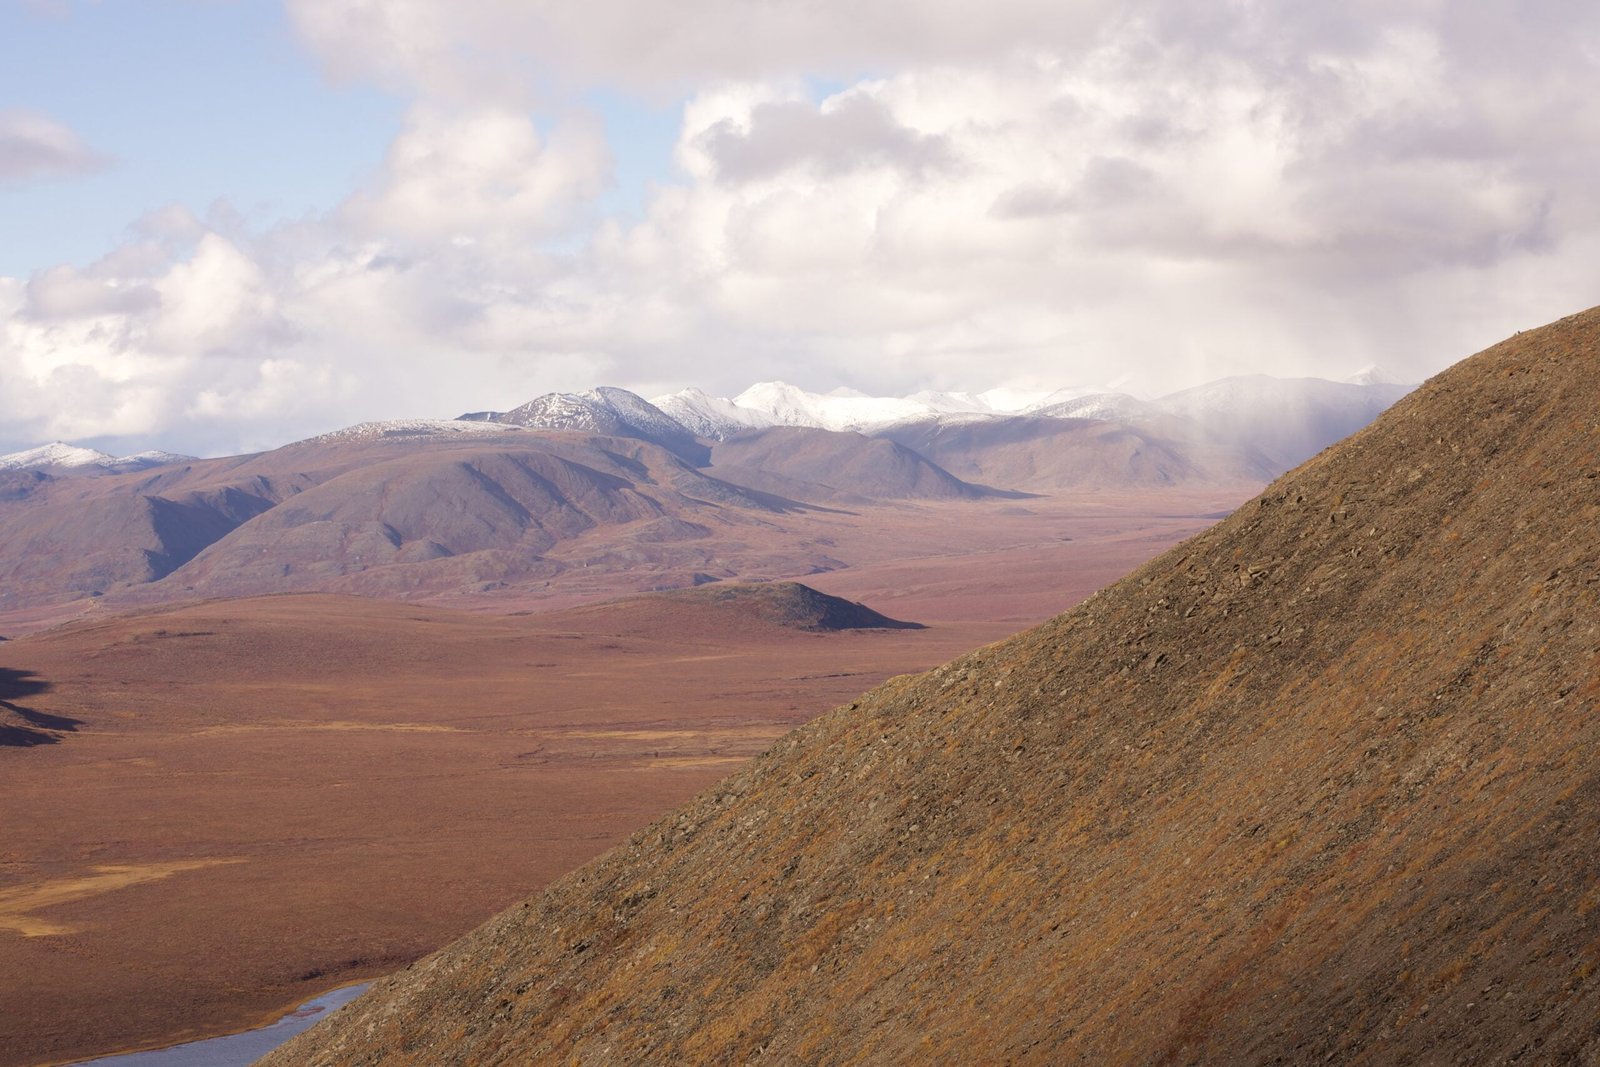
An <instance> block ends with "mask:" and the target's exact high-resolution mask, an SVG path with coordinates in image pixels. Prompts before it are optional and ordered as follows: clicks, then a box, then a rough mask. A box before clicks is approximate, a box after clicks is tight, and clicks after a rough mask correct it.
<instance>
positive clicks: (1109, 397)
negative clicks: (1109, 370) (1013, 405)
mask: <svg viewBox="0 0 1600 1067" xmlns="http://www.w3.org/2000/svg"><path fill="white" fill-rule="evenodd" d="M1164 412H1165V409H1164V408H1162V406H1161V405H1160V404H1159V403H1156V402H1153V401H1149V400H1140V399H1139V398H1138V397H1136V396H1129V395H1128V394H1127V393H1088V394H1085V395H1083V396H1078V397H1074V398H1072V399H1071V400H1062V401H1059V402H1057V403H1053V404H1047V405H1045V406H1043V407H1036V408H1029V409H1028V414H1030V415H1042V416H1045V417H1046V418H1052V419H1104V420H1106V421H1109V422H1129V421H1132V420H1133V419H1148V418H1153V417H1155V416H1157V415H1161V414H1163V413H1164Z"/></svg>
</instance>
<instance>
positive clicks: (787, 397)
mask: <svg viewBox="0 0 1600 1067" xmlns="http://www.w3.org/2000/svg"><path fill="white" fill-rule="evenodd" d="M733 402H734V403H735V404H736V405H738V406H739V407H741V408H747V409H749V410H752V411H757V412H760V413H761V414H763V415H766V416H767V417H768V418H769V419H771V424H772V425H775V426H814V427H817V428H819V429H823V430H861V429H866V428H868V427H872V426H882V425H884V424H885V423H890V422H898V421H899V420H901V419H908V418H913V417H915V416H917V415H927V414H931V413H934V412H936V411H937V410H938V409H936V408H934V407H932V406H930V405H928V404H925V403H922V402H920V401H917V400H913V399H910V398H909V397H885V396H863V395H861V394H860V393H854V394H852V395H842V396H841V395H838V394H822V393H808V392H806V391H805V390H804V389H800V388H797V387H796V386H793V385H790V384H788V383H787V382H758V383H757V384H755V385H752V386H751V387H750V388H748V389H746V390H745V391H744V392H742V393H740V394H739V395H738V396H736V397H734V398H733Z"/></svg>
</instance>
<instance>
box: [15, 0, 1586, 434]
mask: <svg viewBox="0 0 1600 1067" xmlns="http://www.w3.org/2000/svg"><path fill="white" fill-rule="evenodd" d="M290 10H291V13H292V15H293V17H294V19H295V24H296V26H297V29H298V31H299V33H300V34H301V36H302V39H303V40H305V41H306V42H307V43H308V44H309V45H310V46H311V47H313V48H315V49H316V50H317V52H318V54H319V55H320V56H321V57H322V58H323V60H324V61H325V63H326V64H327V66H328V68H329V69H330V70H331V71H333V72H335V73H336V74H338V75H340V76H342V77H346V78H355V79H374V80H378V81H380V82H382V83H383V84H385V85H388V86H390V87H392V88H396V89H399V90H403V91H405V92H407V93H410V94H412V95H414V97H415V103H414V105H413V106H412V107H411V109H410V111H409V113H408V115H407V117H406V119H405V122H404V125H403V128H402V129H401V130H400V132H399V133H398V134H397V136H396V137H395V139H394V141H393V143H392V144H391V146H390V149H389V152H388V154H387V156H386V158H385V159H384V160H382V161H381V162H380V163H379V164H378V165H377V166H376V168H375V170H374V172H373V173H372V174H370V175H368V176H367V177H366V178H365V179H363V180H362V181H361V182H360V183H359V185H358V186H357V187H356V188H354V189H353V190H352V191H351V194H350V196H349V197H348V198H347V199H346V201H345V202H344V203H343V204H341V205H339V206H338V207H337V208H336V209H334V210H332V211H330V212H328V213H326V214H325V215H323V216H321V217H317V218H308V219H300V220H296V221H294V222H291V223H284V224H280V225H276V226H266V227H260V228H256V229H252V228H251V227H249V226H246V225H244V224H243V223H242V222H241V221H240V220H239V219H238V218H237V217H230V214H229V212H227V211H215V212H213V213H211V214H210V215H208V216H207V217H206V218H204V219H200V218H196V217H194V216H193V215H192V214H190V213H188V212H186V211H184V210H182V209H180V208H158V209H156V210H154V211H152V212H151V213H150V214H149V215H147V216H145V217H144V218H143V219H141V220H138V221H137V223H136V224H135V225H134V226H133V227H131V228H130V232H129V235H128V238H127V241H126V242H125V243H124V244H123V245H121V246H119V247H118V248H116V249H114V250H112V251H111V252H109V253H108V254H107V255H106V256H105V257H104V258H103V259H102V260H100V261H97V262H94V263H90V264H88V265H86V266H73V265H52V266H49V267H45V268H43V269H41V270H39V271H37V272H35V273H34V274H33V275H32V276H31V277H29V278H27V279H11V280H0V346H4V347H5V348H6V349H7V351H10V352H16V353H19V356H18V358H16V359H14V360H8V361H0V416H3V417H4V419H5V420H8V421H9V424H10V425H11V426H12V427H14V428H15V427H19V426H21V427H24V430H23V431H16V430H13V432H15V433H17V435H18V436H17V440H18V442H19V443H32V442H33V441H34V440H35V439H39V438H43V437H47V436H80V437H81V436H85V435H89V434H92V433H96V432H98V433H106V432H110V431H109V430H107V429H105V427H108V426H110V427H116V428H117V430H116V432H119V433H145V434H148V435H150V437H151V441H152V443H162V444H167V445H168V446H171V447H187V448H230V447H248V446H259V445H262V444H267V443H275V442H278V441H282V440H286V439H288V438H290V437H292V436H295V435H300V434H304V433H310V432H315V431H317V430H320V429H326V428H328V427H330V426H332V425H336V424H339V423H341V422H351V421H355V420H356V419H358V418H370V417H382V416H386V415H402V414H405V415H411V414H444V415H448V414H454V413H456V412H457V411H460V410H469V409H476V408H482V407H487V406H509V405H512V404H515V403H518V402H521V401H522V400H526V399H528V398H529V397H531V396H533V395H535V394H537V393H539V392H543V391H546V390H549V389H556V388H579V387H584V386H587V385H591V384H595V383H599V382H606V383H611V384H619V385H624V386H636V387H639V388H641V389H645V390H650V389H667V388H676V387H678V386H681V385H685V384H697V385H701V386H703V387H706V388H709V389H713V390H736V389H739V388H741V387H743V386H744V385H746V384H749V382H751V381H753V380H757V379H760V378H767V377H784V378H788V379H790V380H796V381H799V382H800V383H802V384H805V385H808V386H812V387H816V388H823V389H828V388H832V387H834V386H837V385H841V384H847V385H851V386H855V387H857V388H861V389H865V390H872V391H877V390H884V391H895V392H909V391H912V390H914V389H917V388H924V387H932V388H986V387H989V386H993V385H996V384H1010V385H1017V386H1030V387H1032V386H1042V387H1051V388H1054V387H1058V386H1062V385H1066V384H1074V383H1082V382H1088V383H1094V382H1102V381H1106V380H1108V379H1111V378H1120V379H1123V380H1125V381H1126V382H1127V384H1128V385H1129V386H1130V387H1132V388H1135V389H1142V390H1144V391H1147V392H1151V393H1157V392H1161V391H1164V390H1166V389H1171V388H1177V387H1180V386H1183V385H1187V384H1192V383H1195V382H1197V381H1201V380H1205V379H1207V378H1213V377H1218V376H1221V375H1223V374H1230V373H1245V372H1253V371H1269V372H1274V373H1281V374H1304V373H1313V374H1316V373H1320V374H1325V375H1330V376H1338V375H1342V374H1344V373H1347V372H1349V371H1351V370H1354V369H1356V368H1358V367H1361V366H1363V365H1366V364H1369V363H1377V364H1379V365H1380V366H1382V367H1384V368H1385V370H1386V371H1387V372H1388V373H1389V374H1390V375H1392V376H1398V377H1409V378H1419V377H1421V376H1423V375H1425V374H1428V373H1431V372H1433V371H1435V370H1437V369H1439V368H1440V367H1441V366H1442V365H1444V363H1446V362H1447V361H1449V360H1452V359H1455V358H1459V357H1460V356H1462V355H1464V354H1466V353H1467V352H1469V351H1471V350H1472V349H1473V348H1476V347H1479V346H1481V345H1483V344H1486V343H1489V342H1491V341H1493V340H1495V339H1497V338H1498V337H1499V336H1503V335H1505V334H1507V333H1510V332H1511V331H1512V330H1514V329H1518V328H1523V327H1526V326H1531V325H1535V324H1537V323H1539V322H1541V321H1545V320H1547V319H1550V318H1554V317H1556V316H1558V315H1560V314H1563V313H1565V312H1568V311H1571V310H1574V309H1576V308H1578V307H1581V306H1585V305H1587V304H1590V303H1593V302H1595V293H1596V290H1597V289H1600V187H1596V186H1595V184H1594V182H1593V180H1592V176H1593V175H1594V174H1595V173H1597V172H1600V102H1597V101H1596V100H1595V99H1594V97H1593V94H1592V92H1590V88H1591V87H1592V86H1593V85H1594V84H1595V82H1596V75H1597V74H1600V71H1597V69H1596V68H1597V65H1600V50H1596V49H1595V48H1594V47H1593V46H1592V45H1591V44H1589V43H1587V42H1592V41H1593V40H1595V39H1597V32H1596V31H1600V9H1592V7H1591V6H1588V5H1579V4H1575V3H1565V2H1560V0H1535V2H1533V3H1523V4H1518V5H1512V4H1510V3H1504V2H1500V3H1485V4H1476V5H1472V6H1471V7H1470V8H1461V7H1460V6H1455V7H1446V6H1444V5H1440V4H1438V3H1436V2H1433V0H1401V2H1398V3H1388V4H1383V5H1375V4H1365V3H1360V4H1355V5H1346V6H1344V7H1337V8H1328V7H1327V6H1326V5H1324V6H1322V7H1316V6H1314V5H1304V4H1299V3H1289V2H1287V0H1251V2H1246V3H1241V4H1230V5H1221V6H1218V5H1207V6H1196V5H1192V4H1186V3H1179V2H1178V0H1170V2H1152V3H1142V4H1133V5H1128V4H1118V5H1111V4H1103V5H1102V4H1097V3H1083V4H1072V5H1059V4H1044V3H1034V2H1031V0H998V2H997V3H995V4H991V5H989V7H988V8H986V9H985V13H984V17H983V18H981V19H974V18H973V17H972V15H971V12H970V8H969V6H968V5H965V4H955V3H953V2H951V3H944V2H938V3H931V4H929V3H922V4H918V5H916V6H915V7H914V8H913V7H911V6H909V5H907V4H904V3H898V2H890V0H863V2H862V3H860V4H855V5H851V6H850V8H849V9H848V10H843V9H840V8H838V7H834V6H831V5H825V4H803V5H802V4H751V3H748V2H744V0H689V2H687V3H685V4H681V5H644V6H642V7H641V6H640V5H638V4H635V3H632V2H628V3H624V2H623V0H596V2H594V3H591V4H585V5H574V4H564V3H555V2H554V0H548V2H532V3H528V2H518V3H511V2H509V0H504V2H502V0H463V2H462V3H458V4H450V5H441V4H436V3H431V2H423V0H344V2H338V0H319V2H317V3H311V2H310V0H306V2H304V3H300V2H293V3H291V4H290ZM818 76H822V77H826V78H828V79H829V81H828V82H827V83H826V84H828V85H829V86H830V89H829V90H827V91H819V90H817V89H816V88H815V86H816V85H817V84H818V83H817V82H816V81H814V80H808V79H812V78H816V77H818ZM619 84H620V85H624V86H629V87H633V88H634V89H637V90H638V91H641V92H660V93H663V94H667V95H668V96H671V95H672V94H678V93H683V94H684V95H683V97H682V98H681V99H680V102H679V104H678V105H676V106H677V107H678V108H679V110H678V116H679V125H680V130H679V136H678V140H677V146H676V153H675V157H674V158H675V162H676V167H677V171H676V173H675V174H673V175H670V176H664V180H663V181H662V182H661V183H660V184H658V185H657V186H655V187H654V188H653V189H652V190H651V191H650V193H649V195H648V198H647V200H646V202H645V204H644V205H643V210H642V211H641V212H640V213H639V215H638V217H617V218H605V217H602V216H601V215H600V214H599V209H598V207H597V203H598V201H597V199H596V198H597V197H599V196H600V195H601V194H602V193H603V192H604V191H605V190H606V188H607V187H608V184H609V183H610V181H611V180H612V177H611V172H612V167H613V162H612V151H611V147H610V146H609V145H608V144H607V143H606V140H605V131H604V129H603V127H602V126H601V125H600V122H599V119H598V118H597V117H595V116H592V115H589V116H586V115H585V114H583V113H582V111H581V109H578V108H575V107H574V106H573V105H572V103H571V101H572V99H573V97H574V92H575V90H577V89H581V88H583V87H586V86H594V85H619ZM552 87H556V88H557V89H559V90H560V91H555V90H554V89H553V88H552ZM446 368H447V369H446ZM69 387H70V388H69ZM67 396H70V397H71V398H72V400H71V402H70V403H68V402H66V401H64V400H62V399H60V398H62V397H67ZM41 413H44V414H41ZM29 420H32V421H29ZM52 420H53V421H52ZM178 427H182V428H183V430H182V432H183V433H186V434H189V435H191V436H190V437H188V438H185V437H181V436H176V435H177V434H178V433H179V430H178ZM68 430H72V431H75V432H73V433H68V432H67V431H68Z"/></svg>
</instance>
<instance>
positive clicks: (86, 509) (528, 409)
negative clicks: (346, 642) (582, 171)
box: [0, 377, 1405, 616]
mask: <svg viewBox="0 0 1600 1067" xmlns="http://www.w3.org/2000/svg"><path fill="white" fill-rule="evenodd" d="M1404 391H1405V387H1403V386H1393V385H1387V384H1381V383H1367V384H1352V383H1335V382H1326V381H1321V380H1318V379H1295V380H1281V379H1272V378H1265V377H1260V378H1252V379H1230V380H1227V381H1224V382H1219V383H1215V384H1214V385H1213V386H1208V387H1205V388H1204V389H1202V390H1190V391H1187V392H1185V393H1179V394H1174V395H1173V396H1171V397H1167V398H1163V399H1162V400H1159V401H1151V402H1145V401H1137V400H1135V399H1133V398H1131V397H1124V396H1120V395H1105V394H1095V395H1087V396H1080V397H1077V398H1076V399H1067V398H1064V397H1063V395H1062V394H1059V393H1058V394H1051V395H1049V396H1033V397H1022V396H1016V395H1008V394H1003V393H1001V392H998V391H991V392H990V393H985V394H981V395H976V396H974V395H964V394H919V395H917V396H914V397H908V398H872V397H862V396H822V395H818V394H812V393H806V392H804V391H802V390H799V389H796V388H794V387H792V386H787V385H784V384H782V383H764V384H761V385H757V386H753V387H751V388H750V389H749V390H746V391H745V392H744V393H742V394H740V396H739V397H736V398H733V399H716V398H710V397H706V396H705V395H704V394H700V393H696V392H694V391H692V390H691V391H685V392H683V393H678V394H674V395H673V396H670V397H661V398H657V402H654V403H652V402H650V401H646V400H644V399H643V398H641V397H639V396H637V395H635V394H633V393H630V392H627V391H626V390H622V389H616V388H610V387H601V388H597V389H594V390H591V391H589V392H586V393H577V394H565V393H556V394H548V395H546V396H542V397H539V398H536V399H534V400H532V401H530V402H528V403H526V404H523V405H521V406H520V407H516V408H512V409H510V410H507V411H504V412H495V411H483V412H475V413H470V414H467V415H463V416H462V417H461V418H459V419H454V420H447V419H441V420H427V419H408V420H397V421H392V422H373V423H363V424H360V425H357V426H353V427H348V428H346V429H343V430H337V431H333V432H330V433H327V434H323V435H320V436H318V437H315V438H311V439H309V440H307V441H302V442H297V443H295V444H292V445H287V446H285V447H283V448H279V449H276V450H274V451H272V452H267V453H261V454H258V455H254V456H240V457H224V458H219V459H204V460H197V459H194V458H192V457H176V456H170V455H166V454H157V453H148V454H141V455H139V456H132V457H125V458H123V459H114V458H112V457H109V456H105V455H103V454H100V453H95V452H92V451H90V450H85V449H77V448H74V447H73V446H68V445H61V444H55V445H50V446H46V447H43V448H40V449H33V450H29V451H27V452H21V453H14V454H12V455H9V456H5V457H0V560H3V561H4V562H3V563H0V616H5V615H7V614H15V613H16V612H19V611H31V610H34V609H39V608H41V607H48V606H50V605H62V604H68V603H71V602H73V601H77V600H82V599H84V598H95V599H97V598H101V597H107V598H109V599H108V600H107V601H106V602H107V603H123V604H136V603H138V604H143V603H154V602H170V601H174V600H180V599H188V598H193V597H201V596H243V595H254V594H260V593H268V592H284V591H301V592H313V591H320V592H355V593H364V594H370V595H381V596H395V597H406V598H429V597H462V596H479V595H490V594H496V593H501V592H504V591H506V590H514V591H519V592H520V594H522V595H527V596H536V597H537V596H551V595H560V594H563V593H574V594H576V593H580V592H585V591H586V592H587V593H594V592H597V591H600V592H604V591H610V592H627V591H640V590H647V589H654V588H672V587H678V586H684V585H692V584H696V583H700V582H704V581H709V580H717V579H725V578H736V577H737V578H771V577H785V576H792V575H804V574H808V573H817V572H820V571H827V570H833V569H837V568H839V567H841V566H846V565H848V564H850V563H851V562H854V561H853V560H848V559H842V558H841V557H840V556H839V555H838V554H837V553H836V552H835V551H833V550H832V548H831V547H830V545H829V543H828V542H829V541H830V540H832V539H833V538H832V537H831V535H830V534H829V533H827V532H824V531H820V530H818V529H817V528H816V522H815V520H817V519H819V517H820V516H822V515H824V514H826V513H827V512H829V511H830V509H832V510H837V509H841V508H843V509H850V508H860V507H865V506H883V505H899V504H912V503H917V502H922V503H936V502H940V501H961V500H981V499H985V498H1006V497H1010V498H1015V497H1017V496H1019V495H1026V494H1030V493H1047V494H1048V493H1058V492H1062V491H1078V490H1083V489H1091V488H1092V489H1106V488H1126V489H1138V490H1143V489H1151V488H1162V487H1190V488H1193V487H1224V488H1226V487H1250V486H1255V485H1259V484H1262V483H1264V482H1265V481H1266V480H1267V479H1269V478H1270V477H1272V476H1274V475H1275V474H1277V473H1279V472H1281V471H1282V470H1283V469H1285V468H1287V467H1288V466H1289V465H1291V464H1292V463H1294V462H1297V461H1298V460H1299V459H1302V458H1304V456H1306V455H1309V454H1311V453H1312V452H1315V451H1316V450H1317V449H1319V448H1321V447H1324V446H1325V445H1327V444H1329V443H1331V442H1332V441H1333V440H1336V439H1337V438H1339V437H1341V436H1343V435H1344V434H1346V433H1348V432H1350V431H1351V430H1353V429H1355V428H1357V427H1359V426H1361V425H1364V424H1365V423H1366V422H1367V421H1369V420H1370V419H1371V418H1372V417H1373V416H1374V415H1375V414H1376V413H1377V412H1378V411H1380V410H1382V408H1383V407H1385V406H1387V404H1389V403H1390V402H1392V401H1393V399H1395V398H1396V397H1397V396H1399V395H1401V394H1403V393H1404ZM1007 406H1010V407H1011V408H1013V409H1014V410H1009V411H1008V410H1002V409H1003V408H1006V407H1007ZM88 475H93V476H94V477H88ZM1242 491H1243V490H1242V489H1241V493H1242ZM605 576H610V578H609V579H608V578H606V577H605ZM607 581H610V582H612V584H611V585H609V586H608V585H606V584H605V583H606V582H607Z"/></svg>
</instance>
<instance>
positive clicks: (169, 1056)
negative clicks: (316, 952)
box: [73, 982, 372, 1067]
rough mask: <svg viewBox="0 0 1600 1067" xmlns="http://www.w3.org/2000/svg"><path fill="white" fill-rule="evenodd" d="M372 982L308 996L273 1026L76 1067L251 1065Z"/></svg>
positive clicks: (79, 1064)
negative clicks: (316, 996)
mask: <svg viewBox="0 0 1600 1067" xmlns="http://www.w3.org/2000/svg"><path fill="white" fill-rule="evenodd" d="M371 984H372V983H371V982H363V983H362V984H360V985H352V986H345V987H344V988H343V989H335V990H334V991H333V992H331V993H325V994H323V995H322V996H320V997H318V998H317V999H315V1000H308V1001H306V1002H305V1003H304V1004H302V1005H300V1007H299V1008H297V1009H296V1010H294V1011H293V1012H290V1013H289V1014H288V1015H285V1016H284V1017H283V1018H281V1019H279V1020H278V1021H277V1022H275V1023H273V1024H272V1025H271V1026H263V1027H262V1028H261V1029H259V1030H246V1031H245V1032H244V1033H242V1034H229V1035H228V1036H226V1037H213V1038H210V1039H208V1040H205V1041H191V1042H189V1043H188V1044H187V1045H173V1046H172V1047H171V1048H160V1049H152V1050H151V1051H149V1052H128V1053H124V1054H123V1055H120V1056H101V1057H100V1058H99V1059H97V1060H82V1061H80V1062H79V1063H77V1064H74V1065H73V1067H89V1065H90V1064H93V1065H94V1067H247V1065H248V1064H252V1063H254V1062H255V1061H256V1060H258V1059H260V1058H261V1057H262V1056H265V1055H266V1054H267V1053H269V1052H271V1051H272V1050H273V1049H275V1048H277V1047H278V1046H279V1045H281V1044H283V1043H284V1042H285V1041H287V1040H289V1039H290V1038H291V1037H293V1036H294V1035H295V1034H298V1033H300V1032H301V1031H303V1030H309V1029H311V1027H312V1026H313V1025H314V1024H316V1023H318V1022H320V1021H321V1020H323V1019H326V1018H327V1017H328V1014H329V1013H330V1012H331V1011H333V1010H334V1009H335V1008H341V1007H343V1006H344V1005H346V1004H348V1003H350V1002H351V1001H352V1000H354V999H356V997H359V996H360V995H361V994H362V993H363V992H365V991H366V988H367V986H369V985H371Z"/></svg>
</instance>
